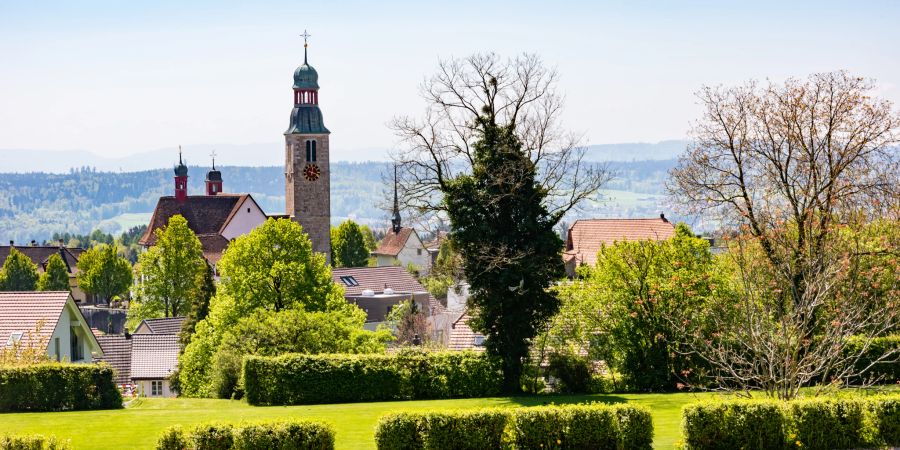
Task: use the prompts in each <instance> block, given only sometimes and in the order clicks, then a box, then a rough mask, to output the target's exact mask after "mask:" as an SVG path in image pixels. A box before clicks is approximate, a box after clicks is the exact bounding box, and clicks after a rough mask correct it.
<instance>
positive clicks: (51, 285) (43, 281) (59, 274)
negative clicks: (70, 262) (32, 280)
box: [37, 253, 69, 291]
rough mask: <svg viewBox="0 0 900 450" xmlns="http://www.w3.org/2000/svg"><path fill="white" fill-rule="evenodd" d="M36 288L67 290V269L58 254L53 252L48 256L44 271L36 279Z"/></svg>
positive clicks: (42, 289)
mask: <svg viewBox="0 0 900 450" xmlns="http://www.w3.org/2000/svg"><path fill="white" fill-rule="evenodd" d="M37 288H38V290H39V291H68V290H69V271H68V269H67V268H66V263H65V262H64V261H63V259H62V257H60V256H59V254H57V253H54V254H53V255H51V256H50V259H49V260H48V261H47V267H46V268H45V269H44V273H43V274H41V277H40V279H38V284H37Z"/></svg>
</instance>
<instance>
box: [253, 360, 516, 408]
mask: <svg viewBox="0 0 900 450" xmlns="http://www.w3.org/2000/svg"><path fill="white" fill-rule="evenodd" d="M243 380H244V392H245V395H246V397H247V401H248V402H249V403H250V404H251V405H290V404H309V403H336V402H359V401H376V400H402V399H435V398H458V397H484V396H490V395H496V394H497V393H499V392H500V372H499V370H498V365H497V363H496V361H495V360H493V359H490V358H489V357H487V356H485V355H482V354H478V353H474V352H436V353H426V352H421V351H406V352H400V353H398V354H395V355H345V354H326V355H300V354H290V355H283V356H277V357H258V356H249V357H247V358H245V359H244V364H243Z"/></svg>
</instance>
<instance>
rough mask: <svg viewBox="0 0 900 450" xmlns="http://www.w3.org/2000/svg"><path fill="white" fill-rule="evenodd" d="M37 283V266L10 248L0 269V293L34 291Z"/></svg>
mask: <svg viewBox="0 0 900 450" xmlns="http://www.w3.org/2000/svg"><path fill="white" fill-rule="evenodd" d="M37 282H38V268H37V266H36V265H35V264H34V263H33V262H31V259H30V258H28V257H27V256H25V255H24V254H23V253H22V252H20V251H18V250H16V249H15V248H10V249H9V256H7V257H6V261H5V262H4V263H3V268H2V269H0V291H35V290H37Z"/></svg>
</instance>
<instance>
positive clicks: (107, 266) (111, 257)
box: [78, 244, 133, 305]
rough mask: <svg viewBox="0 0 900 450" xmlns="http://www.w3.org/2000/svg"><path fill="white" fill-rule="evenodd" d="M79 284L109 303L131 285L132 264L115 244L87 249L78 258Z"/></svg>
mask: <svg viewBox="0 0 900 450" xmlns="http://www.w3.org/2000/svg"><path fill="white" fill-rule="evenodd" d="M78 271H79V272H78V286H79V287H80V288H81V290H83V291H84V292H86V293H88V294H93V295H98V296H100V298H101V299H102V300H104V301H105V302H106V303H107V305H109V304H110V303H111V300H112V298H113V297H114V296H116V295H122V294H125V293H126V292H128V288H129V287H130V286H131V281H132V280H133V278H132V273H131V264H129V263H128V261H127V260H126V259H124V258H122V257H120V256H119V254H118V251H117V249H116V246H115V245H106V244H101V245H98V246H95V247H93V248H91V249H89V250H86V251H85V252H84V253H82V254H81V257H79V258H78Z"/></svg>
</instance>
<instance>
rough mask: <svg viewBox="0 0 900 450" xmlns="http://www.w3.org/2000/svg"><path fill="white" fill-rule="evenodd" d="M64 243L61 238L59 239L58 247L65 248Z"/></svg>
mask: <svg viewBox="0 0 900 450" xmlns="http://www.w3.org/2000/svg"><path fill="white" fill-rule="evenodd" d="M65 246H66V244H64V243H63V240H62V239H60V240H59V248H65Z"/></svg>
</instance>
